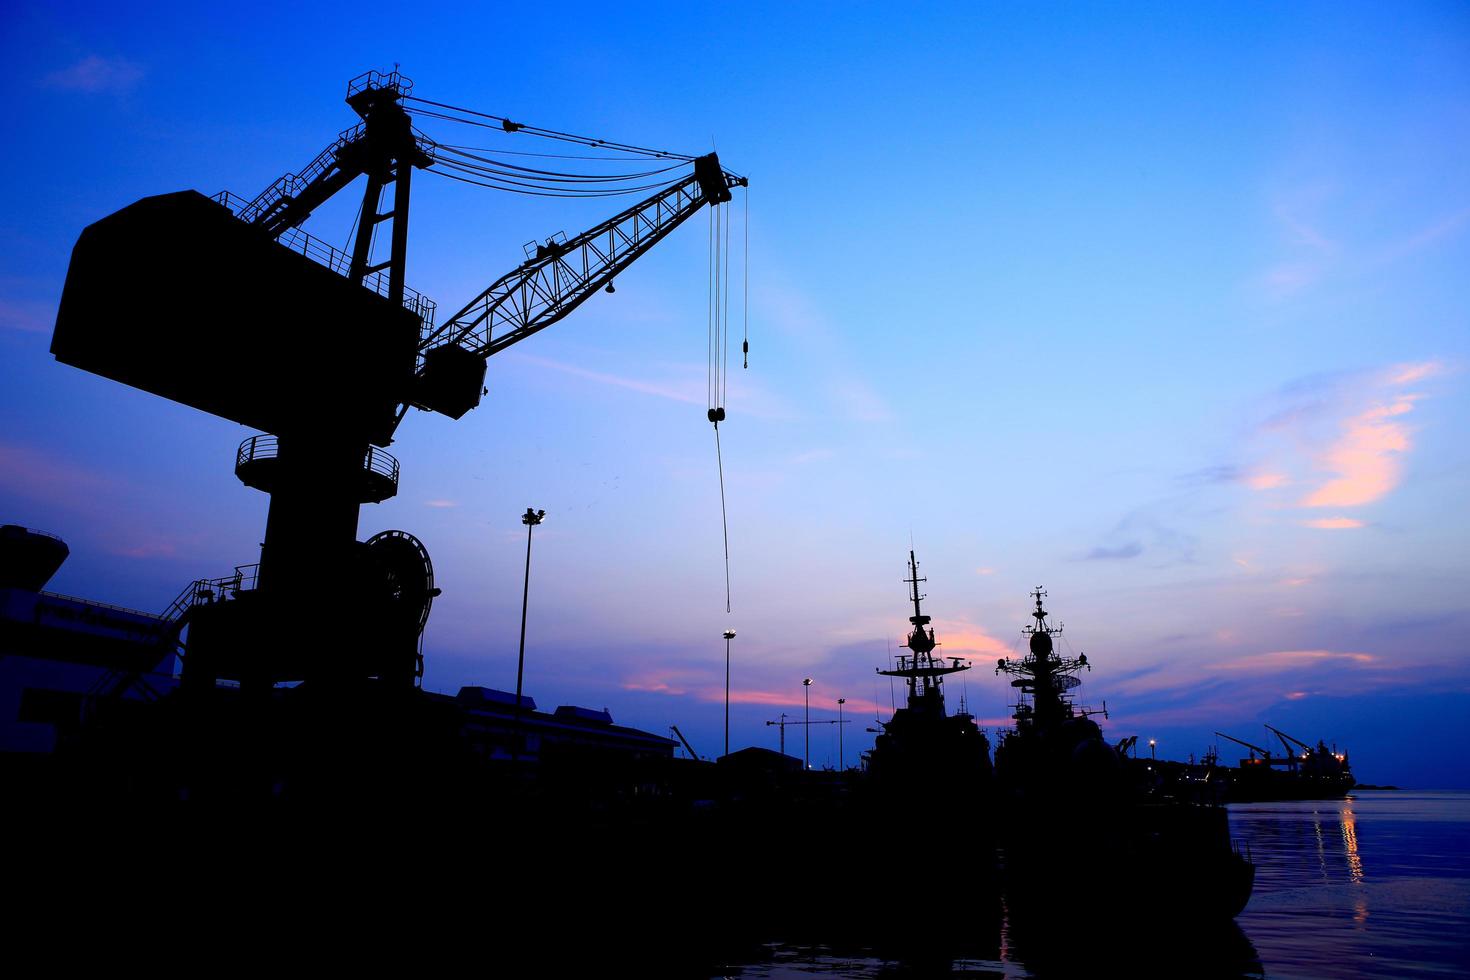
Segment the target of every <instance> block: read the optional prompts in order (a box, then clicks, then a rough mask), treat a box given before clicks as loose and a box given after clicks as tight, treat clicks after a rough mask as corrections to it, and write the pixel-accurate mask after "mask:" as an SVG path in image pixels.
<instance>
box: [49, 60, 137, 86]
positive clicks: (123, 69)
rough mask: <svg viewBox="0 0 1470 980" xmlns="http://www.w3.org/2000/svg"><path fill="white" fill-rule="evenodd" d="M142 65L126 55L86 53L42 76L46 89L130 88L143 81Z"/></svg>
mask: <svg viewBox="0 0 1470 980" xmlns="http://www.w3.org/2000/svg"><path fill="white" fill-rule="evenodd" d="M143 75H144V70H143V66H142V65H139V64H137V63H135V62H132V61H129V60H127V59H126V58H104V57H102V56H101V55H95V54H89V55H87V56H86V57H85V58H82V59H81V60H79V61H77V62H75V63H73V64H71V65H68V66H67V67H65V68H61V69H59V70H57V71H53V72H51V73H50V74H49V75H47V76H45V77H44V78H43V79H41V82H42V84H43V85H45V86H46V87H48V88H56V89H63V90H65V91H70V92H89V93H97V92H113V93H119V94H121V93H126V92H129V91H131V90H132V89H133V88H134V87H136V86H137V84H138V83H139V82H140V81H142V80H143Z"/></svg>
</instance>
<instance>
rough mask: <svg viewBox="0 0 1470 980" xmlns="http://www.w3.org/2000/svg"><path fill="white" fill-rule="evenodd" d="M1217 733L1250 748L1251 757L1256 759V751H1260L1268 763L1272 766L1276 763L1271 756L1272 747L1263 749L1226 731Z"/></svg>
mask: <svg viewBox="0 0 1470 980" xmlns="http://www.w3.org/2000/svg"><path fill="white" fill-rule="evenodd" d="M1215 734H1216V735H1218V736H1220V737H1221V738H1228V739H1230V741H1232V742H1234V743H1235V744H1236V745H1243V746H1245V747H1246V748H1248V749H1250V752H1251V756H1250V757H1251V758H1252V759H1254V758H1255V757H1256V753H1258V752H1259V753H1260V754H1261V756H1262V758H1263V759H1264V760H1265V762H1266V765H1268V766H1271V765H1275V764H1276V760H1274V759H1272V758H1271V750H1270V749H1263V748H1261V747H1260V746H1259V745H1252V744H1251V743H1250V742H1247V741H1245V740H1244V739H1240V738H1236V737H1235V736H1234V735H1226V734H1225V733H1224V732H1216V733H1215Z"/></svg>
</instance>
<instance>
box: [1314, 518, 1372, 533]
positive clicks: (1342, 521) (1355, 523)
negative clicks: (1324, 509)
mask: <svg viewBox="0 0 1470 980" xmlns="http://www.w3.org/2000/svg"><path fill="white" fill-rule="evenodd" d="M1302 527H1315V528H1321V529H1322V530H1324V531H1342V530H1346V529H1348V528H1355V527H1367V524H1365V523H1364V522H1363V521H1359V520H1354V519H1353V518H1351V517H1319V518H1317V519H1316V520H1313V521H1302Z"/></svg>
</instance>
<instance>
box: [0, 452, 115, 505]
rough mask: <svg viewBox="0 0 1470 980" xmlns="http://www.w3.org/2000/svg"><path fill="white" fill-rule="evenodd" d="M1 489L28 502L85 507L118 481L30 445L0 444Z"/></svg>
mask: <svg viewBox="0 0 1470 980" xmlns="http://www.w3.org/2000/svg"><path fill="white" fill-rule="evenodd" d="M0 488H4V489H6V490H9V491H11V492H12V493H15V494H17V495H18V496H21V497H25V498H27V499H31V500H42V501H46V502H55V503H61V504H63V505H66V506H73V507H86V506H88V505H89V504H90V503H91V502H92V501H93V500H94V499H95V498H96V497H97V496H98V495H100V494H104V493H106V494H115V493H116V492H117V491H118V489H119V483H118V481H117V480H115V479H113V478H111V477H108V476H106V475H104V474H102V473H97V472H94V471H92V470H89V469H86V468H84V467H81V466H77V465H76V464H74V463H72V462H70V461H68V460H65V459H61V458H58V457H55V456H53V455H51V454H49V453H47V452H43V451H42V450H39V449H34V448H32V447H30V446H21V445H15V444H13V443H0Z"/></svg>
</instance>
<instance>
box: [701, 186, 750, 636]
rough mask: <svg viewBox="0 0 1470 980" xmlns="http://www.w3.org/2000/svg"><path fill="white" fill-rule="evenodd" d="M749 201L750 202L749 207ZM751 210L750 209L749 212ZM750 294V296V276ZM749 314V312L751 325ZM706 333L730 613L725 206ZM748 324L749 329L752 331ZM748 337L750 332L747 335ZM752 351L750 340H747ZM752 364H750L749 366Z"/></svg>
mask: <svg viewBox="0 0 1470 980" xmlns="http://www.w3.org/2000/svg"><path fill="white" fill-rule="evenodd" d="M748 207H749V204H748V203H747V208H748ZM748 214H749V212H748V211H747V215H748ZM746 236H747V237H746V241H747V246H746V255H747V262H748V261H749V259H748V256H749V245H748V242H749V232H748V231H747V232H746ZM745 278H746V280H747V281H746V283H745V290H746V296H749V284H748V278H749V277H748V276H746V277H745ZM748 322H749V315H748V313H747V324H748ZM705 326H706V334H707V341H708V357H707V368H708V379H707V387H708V396H709V408H708V410H707V412H706V413H705V417H706V418H708V419H709V421H710V423H711V424H712V425H713V426H714V430H715V463H716V465H717V466H718V468H719V476H720V528H721V531H722V532H723V534H724V541H725V612H727V613H728V612H730V609H731V604H730V519H729V513H728V511H727V509H726V505H725V460H724V453H723V451H722V450H721V447H720V423H721V422H723V421H725V395H726V392H727V387H728V380H727V378H728V372H729V365H730V329H729V326H730V221H729V220H728V218H727V216H726V214H725V208H723V207H722V206H720V205H718V204H712V205H711V206H710V209H709V283H708V294H707V302H706V324H705ZM748 329H749V328H748V326H747V331H748ZM747 336H748V334H747ZM744 348H745V350H746V351H747V352H748V351H749V350H750V342H749V340H748V339H747V340H746V341H745V342H744ZM746 366H747V367H748V366H749V365H748V363H747V365H746Z"/></svg>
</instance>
